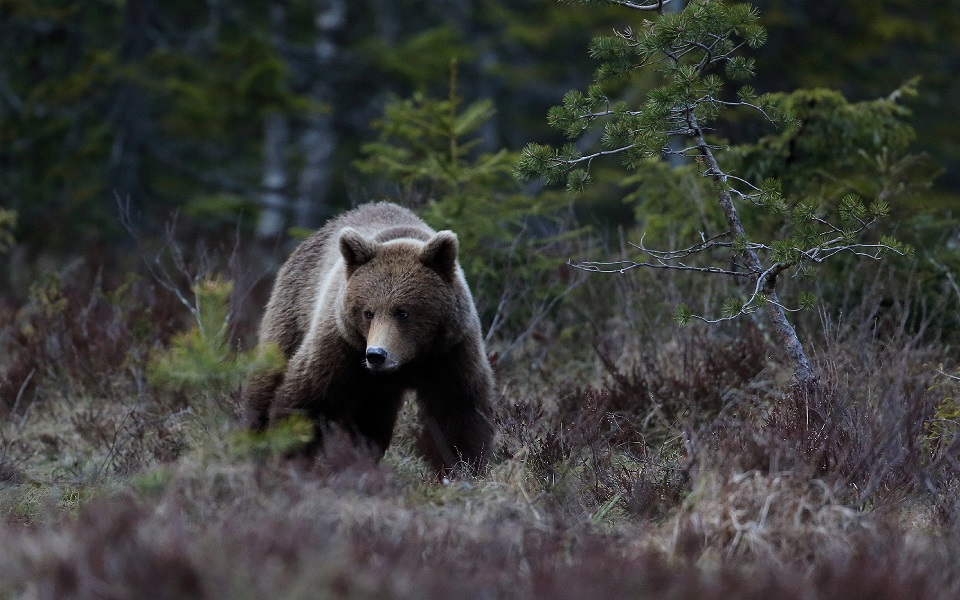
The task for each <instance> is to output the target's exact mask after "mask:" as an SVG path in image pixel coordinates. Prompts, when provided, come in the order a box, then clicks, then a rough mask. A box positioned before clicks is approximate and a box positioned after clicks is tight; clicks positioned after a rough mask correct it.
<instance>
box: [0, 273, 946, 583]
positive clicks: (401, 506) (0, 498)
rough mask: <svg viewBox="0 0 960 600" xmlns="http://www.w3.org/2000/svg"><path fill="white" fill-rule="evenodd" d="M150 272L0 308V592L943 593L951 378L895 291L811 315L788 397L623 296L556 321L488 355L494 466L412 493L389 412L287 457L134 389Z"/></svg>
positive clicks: (733, 354)
mask: <svg viewBox="0 0 960 600" xmlns="http://www.w3.org/2000/svg"><path fill="white" fill-rule="evenodd" d="M149 281H150V280H149V278H144V279H141V280H134V279H131V280H130V281H129V282H128V283H127V284H125V285H126V286H127V287H122V286H121V285H120V283H103V281H102V280H100V279H98V278H97V277H95V276H93V277H87V278H75V279H70V278H60V280H59V281H55V280H49V281H48V282H47V283H45V284H44V286H45V287H38V288H37V289H36V290H35V292H34V293H33V294H31V296H30V299H29V300H27V301H26V303H24V304H22V305H21V306H18V307H16V309H7V310H5V311H4V312H3V316H2V319H3V320H2V322H0V344H2V346H3V350H4V354H3V359H2V361H0V372H2V374H3V382H4V383H3V386H4V387H3V388H2V390H3V395H2V396H0V406H2V407H3V408H2V410H3V413H2V414H3V421H2V422H0V515H2V517H3V519H2V524H0V598H8V597H9V598H14V597H24V598H142V597H151V598H167V597H169V598H211V599H212V598H316V597H338V598H410V597H421V598H448V597H463V598H561V599H564V598H570V599H577V598H597V597H604V598H628V597H629V598H636V597H644V598H664V599H667V598H691V597H695V598H716V599H720V598H723V599H727V600H740V599H744V600H746V599H754V598H756V599H760V598H771V597H777V598H783V599H787V600H789V599H794V598H796V599H798V600H800V599H802V600H820V599H824V600H828V599H833V598H837V599H840V598H843V599H845V600H846V599H851V598H852V599H858V598H863V599H868V598H869V599H874V598H888V599H890V600H901V599H903V600H906V599H926V598H931V599H933V598H952V597H957V596H958V594H960V568H958V567H957V566H956V564H955V560H953V557H954V556H956V555H957V553H958V552H960V520H958V519H957V517H956V515H957V514H960V513H958V509H960V506H958V503H957V500H956V498H957V496H958V494H957V491H958V490H957V486H958V475H960V463H958V460H957V457H958V451H960V446H958V444H960V442H958V434H957V429H956V425H955V421H953V420H951V414H952V413H951V412H950V410H951V406H952V404H951V402H953V400H952V399H953V398H955V397H956V394H957V392H958V390H960V385H958V384H957V382H956V381H954V380H952V379H950V378H949V377H945V376H944V374H945V373H949V372H950V368H951V366H952V363H950V360H951V358H950V357H949V356H948V354H947V351H946V350H945V348H948V346H946V345H945V344H944V343H943V342H942V341H938V339H937V338H936V336H931V335H929V333H928V331H927V330H925V328H924V325H923V319H913V320H911V319H909V318H906V317H905V316H904V315H905V314H906V312H908V311H910V310H912V309H911V306H910V305H909V303H907V304H904V305H902V306H894V307H893V308H892V309H887V314H888V316H887V317H885V318H886V320H885V321H884V323H883V326H882V327H878V326H877V323H878V322H877V321H876V320H873V321H871V320H870V319H868V318H862V319H861V320H860V321H861V324H860V325H858V326H856V327H852V326H846V325H845V326H844V327H840V326H837V325H835V324H834V322H833V320H832V317H830V316H829V313H828V312H827V311H823V312H822V313H821V316H820V318H819V319H818V321H819V327H820V329H819V333H817V334H815V335H809V334H808V339H810V340H811V342H810V343H811V347H812V348H813V349H814V352H813V356H814V358H815V361H816V363H817V368H818V371H819V372H820V373H821V374H822V379H821V388H820V390H818V391H817V392H816V393H814V394H808V395H800V394H797V393H795V392H792V391H791V390H790V387H789V374H788V372H787V370H786V369H784V368H783V366H782V362H781V360H780V357H779V356H778V354H777V352H776V349H775V348H772V347H771V345H770V344H769V342H768V339H767V335H766V333H765V332H764V331H763V329H762V328H760V327H759V326H758V325H756V324H754V323H753V322H751V321H749V320H745V321H742V322H740V323H737V324H734V325H730V326H724V327H717V328H706V327H692V328H688V329H677V328H675V327H674V326H672V325H669V324H664V323H662V322H660V321H657V320H655V319H652V318H647V317H644V314H646V313H644V312H643V311H642V310H640V309H639V308H638V307H639V306H644V305H649V304H651V303H653V302H654V300H653V299H652V295H651V294H646V295H645V292H643V291H642V290H639V289H636V288H634V289H631V290H628V292H629V293H626V292H624V290H622V289H621V290H620V291H616V290H614V292H611V294H612V295H615V296H616V298H617V302H620V303H621V306H620V308H623V310H622V311H621V313H620V316H609V317H608V318H606V319H604V320H599V321H593V322H591V323H590V324H589V326H587V327H582V328H580V329H578V328H577V327H576V322H577V321H578V319H580V316H581V313H578V312H577V310H576V309H575V308H568V309H565V310H568V311H569V314H566V313H564V312H563V311H557V312H556V314H553V315H551V316H550V317H549V318H544V319H542V320H541V322H540V323H539V324H538V325H537V326H536V327H535V328H533V329H532V330H530V331H527V332H524V335H525V336H526V337H525V338H524V340H525V341H524V342H523V343H520V344H518V343H516V339H507V340H504V341H502V342H495V343H494V344H493V345H492V350H493V351H496V350H497V345H498V344H503V345H510V346H511V347H512V348H513V356H512V358H511V360H510V364H503V365H500V373H499V381H500V385H501V391H502V397H501V401H500V403H499V408H498V411H497V415H496V421H497V426H498V427H497V428H498V432H499V434H498V439H497V449H496V453H495V459H494V461H493V463H492V465H491V467H490V470H489V471H488V472H487V473H486V474H484V475H483V476H482V477H478V478H476V479H470V480H458V481H453V482H451V483H450V484H448V485H439V484H436V483H435V482H434V479H433V476H432V475H431V474H430V473H429V472H428V470H427V468H426V466H425V464H424V463H423V462H422V461H421V460H420V459H419V458H418V457H417V455H416V453H415V452H414V450H413V448H414V444H413V443H412V439H413V433H414V432H413V431H411V429H412V423H413V422H414V419H412V418H411V416H412V415H411V414H410V412H409V411H407V412H405V413H404V415H403V416H402V422H401V426H400V428H399V439H398V440H397V443H396V444H395V445H394V447H393V448H391V450H390V451H389V452H388V453H387V456H386V457H385V459H384V460H383V461H381V462H380V463H377V462H375V461H374V460H372V458H371V457H370V456H369V455H368V454H367V453H365V451H364V450H363V449H357V448H354V447H353V446H351V445H350V444H347V443H344V442H343V441H342V440H339V441H337V438H332V439H333V440H334V441H331V442H329V444H328V448H327V452H326V453H325V454H324V455H323V456H321V457H319V458H317V459H316V460H311V461H294V460H285V459H282V458H280V457H278V456H276V455H272V454H270V453H269V452H263V451H262V450H257V451H254V449H252V447H251V446H250V443H249V441H248V440H246V438H244V437H243V436H241V435H238V434H237V430H238V419H237V415H238V414H239V410H238V406H237V403H238V398H239V395H238V394H237V390H234V389H223V390H220V391H217V392H216V393H213V392H212V391H211V390H210V389H207V390H196V389H192V388H189V387H186V388H183V389H181V390H180V391H179V392H177V393H175V394H174V393H171V392H164V391H162V390H159V389H156V388H155V387H154V386H152V385H151V383H150V381H149V378H148V377H147V376H146V373H147V372H148V369H147V365H148V364H149V363H150V360H151V356H157V355H159V354H161V353H162V352H163V351H164V350H165V348H166V347H167V346H168V344H169V343H170V340H171V339H172V337H173V336H174V334H175V333H177V332H178V331H180V330H182V329H184V328H185V327H187V326H188V325H189V323H190V319H189V318H188V316H185V315H184V314H183V312H184V309H183V307H182V305H178V303H177V302H176V299H175V298H170V297H168V296H164V292H163V290H162V289H157V288H156V287H154V286H152V284H150V283H149ZM50 282H53V283H50ZM650 283H651V284H658V285H659V284H666V285H669V284H670V282H669V281H667V282H663V281H653V282H650ZM587 293H595V292H594V291H590V290H587ZM864 310H866V308H864ZM896 311H901V313H902V314H901V316H902V317H903V318H900V319H899V320H898V319H892V320H891V318H890V316H889V314H890V313H891V312H896ZM237 314H238V313H236V312H235V313H234V317H233V318H235V319H236V318H237ZM245 314H246V313H243V315H245ZM623 315H634V317H632V318H630V319H625V318H624V317H623ZM241 318H248V317H246V316H241ZM918 323H919V325H918ZM239 329H240V330H244V331H250V330H252V326H251V325H250V324H249V323H240V324H239ZM808 329H810V328H809V326H808ZM232 344H233V345H234V346H236V341H234V342H233V343H232ZM546 349H549V351H547V350H546ZM524 357H527V358H529V359H530V360H526V359H525V358H524ZM941 364H943V366H941ZM31 371H32V372H33V373H34V374H33V375H32V376H30V377H28V375H29V373H30V372H31Z"/></svg>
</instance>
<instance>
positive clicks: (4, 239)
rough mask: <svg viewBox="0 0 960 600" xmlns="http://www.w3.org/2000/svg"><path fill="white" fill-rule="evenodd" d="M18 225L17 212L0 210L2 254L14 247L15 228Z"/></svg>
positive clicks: (0, 248) (0, 247) (0, 250)
mask: <svg viewBox="0 0 960 600" xmlns="http://www.w3.org/2000/svg"><path fill="white" fill-rule="evenodd" d="M16 225H17V212H16V211H14V210H7V209H4V208H0V253H3V252H6V251H7V250H8V249H9V248H10V246H12V245H13V242H14V239H13V228H14V227H15V226H16Z"/></svg>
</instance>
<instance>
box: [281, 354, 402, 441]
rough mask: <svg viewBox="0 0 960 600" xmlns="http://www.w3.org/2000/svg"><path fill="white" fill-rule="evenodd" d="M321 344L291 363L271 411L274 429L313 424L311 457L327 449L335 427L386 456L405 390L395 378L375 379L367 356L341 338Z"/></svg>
mask: <svg viewBox="0 0 960 600" xmlns="http://www.w3.org/2000/svg"><path fill="white" fill-rule="evenodd" d="M319 342H322V343H315V344H314V345H311V346H306V345H305V347H304V348H301V350H300V351H298V352H297V354H295V355H294V357H293V358H292V359H291V360H290V363H289V366H288V369H287V373H286V376H285V377H284V380H283V383H282V384H281V385H280V387H279V388H278V390H277V393H276V396H275V397H274V399H273V403H272V405H271V406H270V417H269V420H270V424H271V425H276V424H277V423H280V422H282V421H284V420H285V419H288V418H290V417H291V416H295V415H301V416H303V417H306V418H308V419H310V420H311V421H312V422H313V423H314V441H313V442H312V443H311V444H310V445H309V446H308V447H307V448H306V449H305V451H306V452H307V453H308V454H309V453H312V452H314V451H316V450H318V449H319V448H320V447H322V444H323V434H324V430H326V429H328V428H329V427H330V426H335V427H339V428H340V429H341V430H342V431H344V432H345V433H347V434H349V435H350V437H351V438H352V439H353V440H354V442H356V443H360V444H363V445H366V446H367V447H370V448H371V449H372V450H374V452H375V453H376V454H377V455H378V457H381V456H383V453H384V452H386V450H387V447H388V446H389V445H390V439H391V437H392V436H393V429H394V424H395V423H396V420H397V414H398V413H399V411H400V405H401V403H402V400H403V386H402V385H400V384H398V383H397V380H396V379H395V378H394V377H392V376H390V375H379V374H371V373H369V372H368V371H367V369H366V368H364V366H363V354H362V353H361V352H360V351H358V350H356V349H354V348H352V347H350V346H349V345H348V344H346V342H344V341H342V340H341V339H339V338H338V337H336V336H328V337H327V338H326V339H322V340H319ZM311 348H312V350H311Z"/></svg>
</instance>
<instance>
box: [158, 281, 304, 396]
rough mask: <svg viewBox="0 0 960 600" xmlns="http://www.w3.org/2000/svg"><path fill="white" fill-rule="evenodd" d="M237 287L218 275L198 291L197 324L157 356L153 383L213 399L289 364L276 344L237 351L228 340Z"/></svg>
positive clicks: (195, 296) (179, 335)
mask: <svg viewBox="0 0 960 600" xmlns="http://www.w3.org/2000/svg"><path fill="white" fill-rule="evenodd" d="M231 291H232V285H231V284H230V282H228V281H224V280H223V279H220V278H218V277H214V278H208V279H205V280H203V281H201V282H199V283H197V284H196V285H195V286H194V288H193V293H194V298H195V305H194V309H193V311H194V317H195V318H196V325H195V326H194V327H193V328H191V329H189V330H188V331H185V332H182V333H179V334H177V335H176V336H175V337H174V338H173V339H172V340H171V342H170V348H169V349H167V350H165V351H163V352H160V353H159V354H158V355H157V356H154V357H151V360H150V364H149V365H148V376H149V380H150V383H151V384H152V385H154V386H156V387H157V388H160V389H163V390H169V391H177V392H200V393H203V394H206V395H208V396H209V395H213V394H218V393H223V392H227V391H230V390H233V389H236V387H237V386H239V385H240V383H241V382H242V381H244V380H245V379H246V378H247V377H248V376H249V375H250V374H251V373H261V374H265V373H274V372H279V371H280V370H282V369H283V367H284V364H285V361H284V359H283V354H282V353H281V352H280V349H279V348H278V347H276V346H274V345H269V344H267V345H261V346H259V347H258V348H257V349H255V350H252V351H249V352H235V351H233V350H231V349H230V347H229V344H228V339H227V332H228V320H229V306H230V292H231Z"/></svg>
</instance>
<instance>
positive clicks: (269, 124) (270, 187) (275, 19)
mask: <svg viewBox="0 0 960 600" xmlns="http://www.w3.org/2000/svg"><path fill="white" fill-rule="evenodd" d="M270 29H271V31H270V37H271V42H272V44H273V47H274V49H275V50H276V51H277V52H278V53H281V54H282V52H283V49H284V47H285V45H286V39H287V35H286V29H287V2H286V0H276V1H275V2H273V4H271V6H270ZM289 144H290V122H289V120H288V118H287V116H286V115H284V114H281V113H278V112H272V113H270V114H269V115H267V116H266V118H264V122H263V193H262V194H261V197H260V198H261V204H262V205H263V207H262V210H261V211H260V219H259V220H258V221H257V237H260V238H271V237H275V236H277V235H280V233H282V232H283V230H284V228H285V226H286V224H287V219H289V218H290V212H291V208H292V207H291V206H290V199H289V198H288V197H287V193H286V187H287V180H288V175H287V147H288V146H289Z"/></svg>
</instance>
